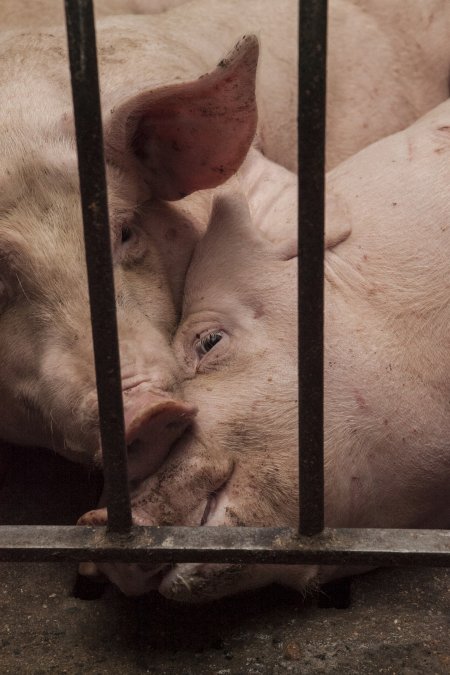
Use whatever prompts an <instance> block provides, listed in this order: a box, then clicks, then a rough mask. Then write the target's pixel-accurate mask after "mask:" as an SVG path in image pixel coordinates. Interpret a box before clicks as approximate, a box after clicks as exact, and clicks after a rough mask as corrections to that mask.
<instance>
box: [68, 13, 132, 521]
mask: <svg viewBox="0 0 450 675" xmlns="http://www.w3.org/2000/svg"><path fill="white" fill-rule="evenodd" d="M65 9H66V24H67V38H68V44H69V57H70V72H71V78H72V95H73V105H74V112H75V127H76V135H77V148H78V171H79V176H80V191H81V199H82V211H83V224H84V238H85V248H86V264H87V273H88V285H89V298H90V305H91V322H92V335H93V341H94V356H95V372H96V377H97V392H98V407H99V416H100V434H101V443H102V452H103V461H104V474H105V492H106V500H107V508H108V528H109V530H111V531H114V532H127V531H128V530H129V529H130V527H131V509H130V497H129V492H128V476H127V449H126V444H125V433H124V418H123V402H122V386H121V377H120V361H119V343H118V336H117V321H116V305H115V292H114V276H113V267H112V256H111V243H110V233H109V220H108V203H107V192H106V176H105V162H104V156H103V134H102V119H101V111H100V93H99V85H98V72H97V53H96V43H95V27H94V13H93V7H92V0H65Z"/></svg>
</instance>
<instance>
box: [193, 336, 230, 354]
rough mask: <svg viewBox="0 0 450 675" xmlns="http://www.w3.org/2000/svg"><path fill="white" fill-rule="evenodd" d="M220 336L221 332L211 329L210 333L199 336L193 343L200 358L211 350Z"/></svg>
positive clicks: (219, 339)
mask: <svg viewBox="0 0 450 675" xmlns="http://www.w3.org/2000/svg"><path fill="white" fill-rule="evenodd" d="M222 338H223V333H222V332H220V331H211V333H207V334H206V335H203V337H201V338H200V339H199V340H198V342H197V343H196V345H195V349H196V352H197V354H198V356H199V357H200V358H201V357H202V356H205V355H206V354H207V353H208V352H210V351H211V349H214V347H215V346H216V344H217V343H218V342H220V341H221V339H222Z"/></svg>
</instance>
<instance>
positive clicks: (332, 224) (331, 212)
mask: <svg viewBox="0 0 450 675" xmlns="http://www.w3.org/2000/svg"><path fill="white" fill-rule="evenodd" d="M351 232H352V228H351V226H350V215H349V212H348V208H347V206H346V203H345V202H344V199H343V197H342V196H341V195H339V194H336V193H334V192H331V191H330V192H329V193H327V196H326V223H325V250H327V249H330V248H334V247H335V246H337V245H338V244H340V243H341V242H343V241H345V240H346V239H347V238H348V237H349V236H350V234H351ZM275 248H276V251H277V254H278V255H279V257H280V258H281V259H282V260H291V259H292V258H296V257H297V256H298V242H297V237H296V236H295V235H294V236H291V237H287V238H286V239H285V240H284V241H282V242H281V243H277V244H276V245H275Z"/></svg>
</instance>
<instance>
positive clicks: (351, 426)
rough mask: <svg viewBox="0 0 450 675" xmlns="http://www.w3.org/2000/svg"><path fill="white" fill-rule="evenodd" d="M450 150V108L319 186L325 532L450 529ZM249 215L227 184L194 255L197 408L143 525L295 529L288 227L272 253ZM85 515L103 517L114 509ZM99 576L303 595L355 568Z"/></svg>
mask: <svg viewBox="0 0 450 675" xmlns="http://www.w3.org/2000/svg"><path fill="white" fill-rule="evenodd" d="M449 157H450V102H449V101H447V102H445V103H443V104H441V105H440V106H439V107H438V108H436V109H435V110H433V111H432V112H431V113H429V114H428V115H426V116H425V117H424V118H422V119H421V120H419V121H418V122H417V123H415V124H414V125H413V126H411V127H410V128H408V129H406V130H405V131H403V132H400V133H398V134H396V135H394V136H391V137H389V138H386V139H384V140H382V141H379V142H378V143H375V144H374V145H372V146H370V147H368V148H366V149H365V150H363V151H361V152H360V153H358V154H357V155H355V156H354V157H352V158H351V159H349V160H347V161H346V162H344V163H343V164H341V165H340V166H339V167H338V168H336V169H335V170H333V171H332V172H331V173H329V174H328V177H327V204H328V209H327V225H326V249H327V250H326V258H325V301H326V302H325V479H326V484H325V507H326V524H327V525H328V526H330V527H340V526H345V527H394V528H395V527H400V528H402V527H430V528H441V527H443V528H446V527H447V528H448V527H449V526H450V501H449V499H448V496H449V489H450V451H449V442H448V439H449V435H450V418H449V415H448V402H449V400H450V344H449V333H448V325H449V322H450V304H449V294H450V263H449V259H450V227H449V214H448V203H449V184H450V162H449ZM281 178H282V176H281V175H280V181H279V184H278V186H277V187H275V185H274V184H273V183H272V185H271V188H272V189H267V191H266V197H265V198H266V204H265V205H266V210H265V212H264V213H265V217H266V219H267V221H268V222H270V221H272V225H273V229H274V230H275V229H276V226H278V227H279V226H280V225H283V223H281V222H280V221H281V220H282V219H283V218H285V216H283V215H282V214H285V213H287V212H288V211H289V209H291V210H293V211H294V212H295V211H296V187H295V177H294V176H293V175H292V174H289V173H288V172H286V171H285V172H284V180H281ZM242 180H243V187H244V190H245V189H246V176H245V175H244V176H243V179H242ZM261 206H262V205H261ZM261 214H262V211H261V212H260V215H261ZM252 220H253V218H252V213H251V211H249V209H248V206H247V203H246V199H245V198H244V197H242V196H239V192H238V191H237V190H233V191H232V192H231V193H229V194H228V195H226V196H223V197H220V198H217V199H216V201H215V203H214V208H213V212H212V216H211V221H210V224H209V227H208V230H207V232H206V234H205V236H204V237H203V239H202V240H201V241H200V242H199V244H198V245H197V247H196V250H195V253H194V256H193V259H192V262H191V264H190V266H189V270H188V274H187V278H186V284H185V294H184V305H183V314H182V318H181V323H180V326H179V328H178V330H177V333H176V335H175V339H174V352H175V354H176V357H177V360H178V363H179V367H180V370H181V374H182V376H183V377H184V382H183V384H182V387H181V391H182V393H183V397H184V398H185V400H187V401H189V402H190V403H191V404H192V405H194V406H195V407H196V408H198V414H197V416H196V419H195V422H194V423H193V425H192V427H191V429H190V431H189V433H186V434H185V435H184V436H183V437H182V438H181V439H180V441H179V442H178V443H177V445H176V446H175V447H174V449H173V451H172V453H171V454H170V455H169V456H168V458H167V459H166V461H165V462H164V464H163V465H162V466H161V467H160V469H159V470H158V471H157V472H156V473H155V474H154V475H153V476H150V477H149V478H148V479H147V480H146V481H143V482H142V483H141V484H140V485H139V486H137V487H135V490H134V494H133V516H134V521H135V523H136V524H140V525H144V524H152V525H162V524H164V525H197V526H199V525H202V526H209V527H212V526H221V527H224V526H228V527H229V526H233V525H241V526H242V525H244V526H285V525H289V526H291V527H296V526H297V521H298V500H297V494H298V492H297V490H298V486H297V471H298V468H297V440H298V439H297V423H298V422H297V259H296V257H295V228H291V230H290V231H289V227H286V228H283V227H279V233H280V237H279V240H278V241H277V242H276V243H273V242H270V241H268V240H267V238H265V237H263V236H262V235H261V234H260V233H259V232H258V231H257V229H256V228H255V226H254V223H253V222H252ZM269 229H270V228H269ZM81 522H82V523H84V524H104V523H105V522H106V514H105V511H104V510H98V511H94V512H91V513H88V514H86V515H85V516H84V517H83V518H82V519H81ZM99 567H100V569H101V570H102V571H104V572H106V574H107V575H108V576H109V577H110V578H111V579H112V580H113V581H114V582H115V583H117V584H118V585H119V586H120V588H121V589H122V590H123V591H124V592H126V593H131V594H133V593H142V592H145V591H148V590H150V589H152V588H158V589H159V591H160V592H161V593H162V594H164V595H165V596H167V597H170V598H173V599H176V600H183V601H189V602H192V601H200V600H206V599H212V598H218V597H221V596H223V595H226V594H229V593H235V592H237V591H240V590H244V589H248V588H252V587H256V586H262V585H264V584H267V583H270V582H273V581H276V582H279V583H282V584H285V585H287V586H291V587H292V588H295V589H298V590H305V589H307V588H308V587H311V586H314V585H316V584H318V583H322V582H324V581H327V580H329V579H330V578H334V577H339V576H343V575H345V574H348V573H349V572H350V571H351V572H354V571H355V570H349V569H348V568H346V567H327V566H319V565H298V566H273V565H272V566H271V565H269V566H263V565H260V566H258V565H253V566H245V565H217V564H178V565H175V566H174V567H163V568H161V567H159V568H147V569H145V568H144V567H142V566H137V565H121V564H109V565H108V564H103V565H100V566H99Z"/></svg>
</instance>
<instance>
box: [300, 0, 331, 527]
mask: <svg viewBox="0 0 450 675" xmlns="http://www.w3.org/2000/svg"><path fill="white" fill-rule="evenodd" d="M326 37H327V1H326V0H301V2H300V68H299V85H300V86H299V141H298V146H299V261H298V267H299V271H298V283H299V306H298V309H299V417H300V419H299V453H300V456H299V463H300V466H299V471H300V480H299V489H300V528H299V529H300V533H301V534H305V535H313V534H317V533H318V532H321V531H322V530H323V526H324V497H323V490H324V470H323V323H324V321H323V310H324V300H323V292H324V282H323V256H324V182H325V86H326Z"/></svg>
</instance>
